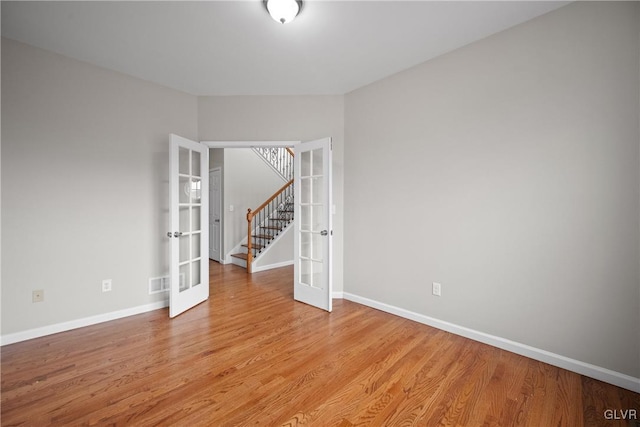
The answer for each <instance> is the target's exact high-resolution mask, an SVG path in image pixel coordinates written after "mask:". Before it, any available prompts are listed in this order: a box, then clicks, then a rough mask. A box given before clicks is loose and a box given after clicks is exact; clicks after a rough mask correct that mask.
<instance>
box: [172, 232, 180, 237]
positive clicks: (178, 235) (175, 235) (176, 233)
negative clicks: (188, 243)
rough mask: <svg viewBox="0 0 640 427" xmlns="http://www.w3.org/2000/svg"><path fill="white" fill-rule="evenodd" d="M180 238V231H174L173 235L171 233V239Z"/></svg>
mask: <svg viewBox="0 0 640 427" xmlns="http://www.w3.org/2000/svg"><path fill="white" fill-rule="evenodd" d="M180 236H182V231H176V232H175V233H173V237H180Z"/></svg>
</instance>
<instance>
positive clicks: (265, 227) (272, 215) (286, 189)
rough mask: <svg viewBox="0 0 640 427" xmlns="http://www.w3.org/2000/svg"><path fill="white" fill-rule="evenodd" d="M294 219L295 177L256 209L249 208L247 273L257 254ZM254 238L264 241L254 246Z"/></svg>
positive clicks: (249, 271)
mask: <svg viewBox="0 0 640 427" xmlns="http://www.w3.org/2000/svg"><path fill="white" fill-rule="evenodd" d="M291 221H293V179H292V180H290V181H289V182H287V183H286V184H285V185H284V186H282V187H281V188H280V189H279V190H278V191H276V192H275V194H273V195H272V196H271V197H270V198H269V199H267V201H265V202H264V203H263V204H262V205H260V206H259V207H258V208H256V209H255V210H253V211H252V210H251V209H247V273H249V274H251V266H252V263H253V258H254V253H253V252H254V250H255V251H256V255H257V254H258V253H260V252H261V251H262V250H264V249H265V248H266V247H267V246H269V244H271V242H272V241H273V239H275V238H276V237H277V235H278V234H279V233H280V232H282V231H283V230H284V228H285V227H286V226H287V225H288V224H289V223H290V222H291ZM253 239H256V241H260V242H262V243H261V244H259V245H260V248H258V247H257V245H258V243H255V245H256V246H254V242H253Z"/></svg>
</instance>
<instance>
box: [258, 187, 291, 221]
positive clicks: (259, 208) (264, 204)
mask: <svg viewBox="0 0 640 427" xmlns="http://www.w3.org/2000/svg"><path fill="white" fill-rule="evenodd" d="M291 184H293V180H291V181H289V182H287V183H286V184H285V185H283V186H282V187H280V189H279V190H278V191H276V192H275V193H273V196H271V197H269V198H268V199H267V201H266V202H264V203H263V204H261V205H260V206H258V207H257V208H256V209H254V210H253V212H260V211H261V210H262V209H264V208H265V206H267V205H268V204H269V203H271V202H272V201H273V199H275V198H276V197H278V196H279V195H280V193H282V192H283V191H284V190H286V189H287V187H288V186H290V185H291ZM249 215H251V219H253V217H254V216H255V215H254V214H253V213H252V212H251V209H249V211H248V212H247V221H248V220H249Z"/></svg>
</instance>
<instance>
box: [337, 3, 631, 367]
mask: <svg viewBox="0 0 640 427" xmlns="http://www.w3.org/2000/svg"><path fill="white" fill-rule="evenodd" d="M638 6H639V5H638V3H635V2H615V3H592V2H578V3H574V4H571V5H569V6H567V7H564V8H562V9H559V10H558V11H556V12H552V13H550V14H548V15H544V16H542V17H540V18H538V19H535V20H533V21H530V22H528V23H525V24H523V25H520V26H517V27H514V28H512V29H510V30H507V31H504V32H502V33H499V34H497V35H495V36H492V37H489V38H487V39H485V40H482V41H480V42H477V43H474V44H472V45H469V46H467V47H465V48H462V49H459V50H457V51H454V52H452V53H450V54H447V55H444V56H442V57H440V58H438V59H435V60H432V61H429V62H427V63H425V64H423V65H420V66H417V67H415V68H412V69H410V70H407V71H405V72H402V73H399V74H396V75H394V76H391V77H389V78H387V79H384V80H382V81H379V82H377V83H374V84H372V85H370V86H367V87H364V88H361V89H359V90H356V91H354V92H352V93H350V94H348V95H347V96H346V100H345V123H346V127H345V139H346V144H345V244H344V245H345V246H344V247H345V260H344V263H345V264H344V265H345V292H349V293H353V294H356V295H360V296H363V297H366V298H370V299H373V300H377V301H380V302H384V303H386V304H390V305H393V306H396V307H400V308H404V309H407V310H410V311H413V312H417V313H421V314H424V315H427V316H431V317H433V318H436V319H440V320H444V321H448V322H451V323H454V324H457V325H460V326H465V327H468V328H471V329H475V330H478V331H481V332H484V333H488V334H492V335H495V336H499V337H503V338H507V339H510V340H513V341H516V342H520V343H524V344H528V345H530V346H533V347H536V348H539V349H544V350H548V351H551V352H553V353H557V354H560V355H563V356H566V357H569V358H573V359H577V360H580V361H583V362H587V363H591V364H594V365H597V366H600V367H605V368H609V369H612V370H614V371H618V372H621V373H624V374H628V375H631V376H634V377H640V339H639V338H640V337H639V330H640V274H639V260H640V253H639V248H638V246H639V242H640V235H639V234H640V229H639V218H640V211H639V203H640V201H639V183H640V176H639V169H640V167H639V137H640V136H639V114H640V112H639V107H638V102H639V93H640V90H639V76H640V74H639V54H638V53H639V51H640V46H639V13H638ZM383 224H390V225H391V226H389V227H384V226H381V225H383ZM374 231H375V232H374ZM433 281H437V282H441V283H442V296H441V297H434V296H432V295H431V283H432V282H433Z"/></svg>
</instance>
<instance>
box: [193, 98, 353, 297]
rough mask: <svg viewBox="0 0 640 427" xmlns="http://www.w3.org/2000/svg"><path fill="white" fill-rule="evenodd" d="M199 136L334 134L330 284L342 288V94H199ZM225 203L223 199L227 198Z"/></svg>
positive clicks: (259, 137) (283, 137) (288, 138)
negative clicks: (334, 212) (334, 206)
mask: <svg viewBox="0 0 640 427" xmlns="http://www.w3.org/2000/svg"><path fill="white" fill-rule="evenodd" d="M198 132H199V138H200V140H201V141H256V140H258V141H264V140H266V141H297V140H300V141H309V140H314V139H319V138H324V137H332V138H333V201H334V204H335V205H336V214H335V215H334V217H333V230H334V238H333V248H334V263H333V266H334V270H333V290H334V292H341V291H342V289H343V284H342V277H343V264H342V258H343V250H342V247H343V175H344V168H343V164H344V162H343V157H344V154H343V153H344V97H343V96H211V97H199V98H198ZM227 204H228V203H227Z"/></svg>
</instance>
